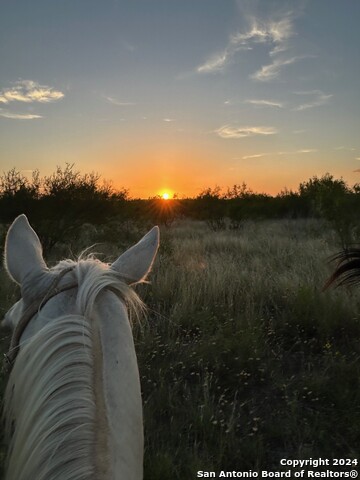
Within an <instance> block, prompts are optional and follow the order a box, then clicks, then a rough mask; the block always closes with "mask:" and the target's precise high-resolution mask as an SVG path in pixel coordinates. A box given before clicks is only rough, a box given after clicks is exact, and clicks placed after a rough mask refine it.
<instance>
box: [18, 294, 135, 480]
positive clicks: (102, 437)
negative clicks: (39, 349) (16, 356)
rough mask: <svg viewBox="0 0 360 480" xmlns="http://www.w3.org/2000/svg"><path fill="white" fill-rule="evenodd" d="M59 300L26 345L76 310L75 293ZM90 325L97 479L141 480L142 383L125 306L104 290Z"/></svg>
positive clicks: (40, 318) (32, 326) (44, 312)
mask: <svg viewBox="0 0 360 480" xmlns="http://www.w3.org/2000/svg"><path fill="white" fill-rule="evenodd" d="M60 295H61V296H63V298H62V299H61V297H60ZM60 295H59V297H58V299H61V301H60V302H49V304H46V305H45V306H44V308H43V310H42V311H41V314H40V315H39V316H37V317H36V319H34V321H32V322H30V325H29V326H28V328H27V329H26V331H25V333H24V335H23V337H22V341H25V342H26V341H27V340H28V339H29V338H30V337H31V336H32V335H33V334H34V331H36V330H38V329H40V328H41V327H42V326H44V325H46V324H47V323H48V322H49V321H54V322H56V316H57V315H61V314H65V313H69V312H71V311H74V309H75V296H76V291H75V292H72V293H70V292H67V293H64V294H60ZM64 305H65V307H64ZM89 321H91V322H92V325H93V347H94V363H95V368H94V381H95V397H96V398H95V404H96V418H95V435H96V452H95V458H94V460H95V467H96V470H97V472H96V478H98V479H99V480H108V479H111V480H141V479H142V471H143V421H142V404H141V392H140V381H139V372H138V366H137V359H136V354H135V348H134V342H133V337H132V331H131V327H130V324H129V320H128V316H127V312H126V309H125V306H124V304H123V303H122V302H121V301H120V300H119V299H118V298H116V296H115V295H114V294H113V293H111V292H109V291H103V292H102V293H101V294H100V295H99V297H98V299H97V301H96V302H95V307H94V312H93V315H92V318H91V320H89ZM33 330H34V331H33Z"/></svg>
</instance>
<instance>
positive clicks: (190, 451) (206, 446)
mask: <svg viewBox="0 0 360 480" xmlns="http://www.w3.org/2000/svg"><path fill="white" fill-rule="evenodd" d="M140 236H141V233H140V232H133V231H131V230H127V232H126V235H122V234H121V232H117V231H116V229H114V228H112V229H111V239H110V240H111V242H110V243H107V244H106V245H104V246H103V247H96V250H97V251H99V249H102V250H103V252H105V254H106V255H105V260H106V259H110V258H111V256H113V257H114V256H115V254H116V252H117V251H118V248H119V247H120V248H121V249H124V248H125V247H126V245H130V244H131V243H133V242H134V241H136V240H137V239H138V238H140ZM104 238H108V237H107V235H106V232H99V231H96V230H95V229H93V231H92V233H91V235H88V238H86V240H83V241H82V243H81V242H80V241H79V243H78V244H77V245H72V246H71V250H72V251H77V252H79V251H80V250H81V249H82V248H83V247H84V246H86V244H87V245H88V244H90V243H93V242H95V241H97V240H98V239H104ZM84 243H85V245H84ZM338 250H339V245H338V242H337V238H336V235H335V234H334V233H333V232H332V231H331V229H330V228H329V227H328V226H327V225H326V224H325V223H322V222H321V221H319V220H281V221H263V222H249V223H246V224H244V225H243V227H242V228H241V229H240V230H236V231H231V230H226V231H221V232H211V231H210V230H209V229H208V228H207V226H206V225H205V224H204V223H201V222H198V223H197V222H185V221H184V222H181V223H179V224H177V225H174V226H173V227H171V228H170V229H164V230H163V231H162V238H161V249H160V252H159V256H158V259H157V261H156V264H155V267H154V270H153V273H152V275H151V278H150V279H151V284H150V285H141V286H140V287H138V288H137V290H138V292H139V294H140V295H141V296H142V298H143V299H144V300H145V302H146V304H147V305H148V307H149V309H148V318H147V319H146V320H144V321H143V323H142V324H141V325H135V327H134V336H135V342H136V349H137V354H138V361H139V370H140V376H141V382H142V390H143V402H144V415H145V440H146V451H145V480H170V479H171V480H172V479H179V480H180V479H181V480H191V479H195V478H196V472H197V471H198V470H207V471H219V470H241V471H245V470H249V469H252V470H257V469H269V470H270V469H272V468H274V469H278V467H279V461H280V459H281V458H301V459H304V458H310V457H312V458H317V457H322V458H353V457H356V456H358V457H359V453H360V452H359V445H360V384H359V378H360V360H359V359H360V343H359V338H360V296H359V293H358V292H360V287H359V289H358V290H356V289H355V288H354V289H353V290H351V291H349V290H346V289H338V290H330V291H326V292H322V286H323V284H324V282H325V280H326V279H327V277H328V276H329V274H330V272H331V271H332V269H333V267H334V266H331V265H329V264H328V263H327V260H328V257H329V256H330V255H332V254H334V253H335V252H337V251H338ZM64 256H69V246H62V247H61V248H59V249H58V251H54V252H53V254H52V257H53V259H55V258H57V259H60V258H62V257H64ZM50 261H51V259H50ZM16 294H17V293H16V288H14V287H13V286H12V285H11V284H10V282H9V281H8V280H7V279H6V278H5V272H3V271H1V292H0V300H1V307H2V308H3V309H4V310H6V309H7V308H8V307H10V306H11V304H12V303H13V301H14V298H15V296H16ZM4 337H5V338H4ZM1 338H2V340H1V349H2V351H4V350H5V349H6V344H7V342H8V341H9V338H8V337H6V335H5V334H4V335H1ZM4 382H5V380H4V378H2V379H1V385H0V388H1V391H2V390H3V387H4ZM2 452H3V451H2ZM0 458H1V462H3V459H4V454H3V453H1V456H0ZM0 478H1V475H0Z"/></svg>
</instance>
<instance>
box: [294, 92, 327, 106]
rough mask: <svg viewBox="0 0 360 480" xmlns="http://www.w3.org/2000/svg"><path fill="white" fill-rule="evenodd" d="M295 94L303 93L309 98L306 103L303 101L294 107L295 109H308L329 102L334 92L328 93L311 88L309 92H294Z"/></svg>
mask: <svg viewBox="0 0 360 480" xmlns="http://www.w3.org/2000/svg"><path fill="white" fill-rule="evenodd" d="M294 93H295V95H302V96H305V97H307V98H308V99H309V101H307V102H306V103H302V104H301V105H298V106H297V107H295V108H294V110H295V111H302V110H308V109H309V108H314V107H321V106H322V105H326V104H327V103H329V100H330V98H332V97H333V95H332V94H329V95H328V94H326V93H324V92H322V91H321V90H311V91H309V92H294Z"/></svg>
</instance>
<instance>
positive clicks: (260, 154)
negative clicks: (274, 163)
mask: <svg viewBox="0 0 360 480" xmlns="http://www.w3.org/2000/svg"><path fill="white" fill-rule="evenodd" d="M267 155H269V154H268V153H256V154H255V155H245V156H244V157H242V158H243V160H247V159H248V158H261V157H266V156H267Z"/></svg>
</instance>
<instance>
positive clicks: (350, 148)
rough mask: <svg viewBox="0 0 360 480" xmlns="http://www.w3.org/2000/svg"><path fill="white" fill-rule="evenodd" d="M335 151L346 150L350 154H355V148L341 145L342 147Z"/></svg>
mask: <svg viewBox="0 0 360 480" xmlns="http://www.w3.org/2000/svg"><path fill="white" fill-rule="evenodd" d="M334 150H346V151H348V152H353V151H355V148H354V147H344V145H341V146H340V147H336V148H335V149H334Z"/></svg>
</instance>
